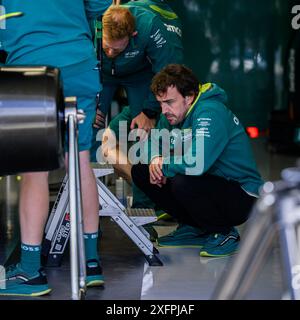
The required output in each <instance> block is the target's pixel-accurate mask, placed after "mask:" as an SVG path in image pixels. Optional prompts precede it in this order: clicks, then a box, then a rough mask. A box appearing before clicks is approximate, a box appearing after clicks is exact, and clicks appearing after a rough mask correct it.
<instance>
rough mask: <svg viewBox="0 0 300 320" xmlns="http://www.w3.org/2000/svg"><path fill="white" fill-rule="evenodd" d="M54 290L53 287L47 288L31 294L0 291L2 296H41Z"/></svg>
mask: <svg viewBox="0 0 300 320" xmlns="http://www.w3.org/2000/svg"><path fill="white" fill-rule="evenodd" d="M51 291H52V289H47V290H44V291H40V292H35V293H30V294H26V293H18V294H16V293H2V292H1V293H0V296H11V297H13V296H15V297H40V296H44V295H46V294H48V293H50V292H51Z"/></svg>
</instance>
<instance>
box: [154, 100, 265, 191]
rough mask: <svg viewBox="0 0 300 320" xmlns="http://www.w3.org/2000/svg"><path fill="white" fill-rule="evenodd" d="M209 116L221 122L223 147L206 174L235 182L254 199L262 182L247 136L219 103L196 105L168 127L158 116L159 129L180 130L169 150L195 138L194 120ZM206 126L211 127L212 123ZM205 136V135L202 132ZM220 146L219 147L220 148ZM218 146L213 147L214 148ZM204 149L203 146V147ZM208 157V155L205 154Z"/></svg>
mask: <svg viewBox="0 0 300 320" xmlns="http://www.w3.org/2000/svg"><path fill="white" fill-rule="evenodd" d="M210 113H212V114H214V115H216V114H217V115H218V117H219V118H220V119H221V121H222V123H223V124H224V127H225V128H226V131H227V134H226V135H224V141H223V142H224V144H225V147H224V148H222V149H220V150H219V151H217V152H219V153H220V156H219V157H218V159H217V160H216V161H215V162H214V164H213V165H212V166H211V168H210V169H209V170H208V172H207V173H208V174H212V175H216V176H220V177H222V178H225V179H227V180H233V181H236V182H238V183H239V184H240V185H241V187H242V188H243V189H244V190H245V191H247V192H248V193H249V194H253V195H255V196H257V195H258V189H259V187H260V186H261V185H262V183H263V181H262V179H261V176H260V174H259V173H258V170H257V167H256V161H255V158H254V155H253V152H252V148H251V145H250V141H249V137H248V136H247V134H246V132H245V129H244V127H243V126H242V124H241V123H240V121H239V119H238V118H237V117H236V116H235V115H234V114H233V113H232V112H231V110H230V109H228V108H227V107H226V106H225V105H224V104H222V103H214V102H210V101H209V100H204V101H201V99H200V100H199V101H198V102H197V103H196V105H195V106H194V108H193V110H192V112H190V113H189V114H188V116H187V117H186V118H185V119H184V121H183V122H181V123H180V124H179V125H177V126H170V125H169V124H168V121H167V119H166V118H165V117H164V116H163V115H162V116H161V120H160V121H161V124H162V125H161V127H166V128H167V129H168V130H173V129H180V131H181V136H180V137H178V131H177V133H176V130H175V133H176V134H175V135H176V136H175V137H174V138H173V139H171V148H174V147H175V145H176V143H178V139H179V141H181V143H184V142H185V141H187V140H189V139H191V138H192V137H195V136H196V135H197V132H196V130H197V121H198V119H202V120H203V121H205V119H207V120H208V122H209V120H210V119H209V118H210ZM208 125H212V126H213V125H214V124H213V122H212V123H211V124H210V123H209V124H208ZM209 131H210V133H211V132H214V131H215V132H216V131H218V128H214V127H212V128H210V129H209ZM204 134H205V133H204ZM207 137H208V140H206V141H205V143H209V139H213V134H212V136H211V138H210V137H209V133H208V134H207ZM224 144H220V145H224ZM217 147H218V146H216V148H217ZM204 150H205V146H204ZM206 156H207V157H209V155H206Z"/></svg>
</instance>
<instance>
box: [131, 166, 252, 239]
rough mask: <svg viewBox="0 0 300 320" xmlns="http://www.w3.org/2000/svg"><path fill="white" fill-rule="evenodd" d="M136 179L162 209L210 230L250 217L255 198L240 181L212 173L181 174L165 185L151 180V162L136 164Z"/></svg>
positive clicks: (134, 170)
mask: <svg viewBox="0 0 300 320" xmlns="http://www.w3.org/2000/svg"><path fill="white" fill-rule="evenodd" d="M131 174H132V179H133V181H134V183H135V184H136V185H137V186H138V187H139V188H140V189H142V190H143V191H144V192H145V193H146V195H147V196H148V197H149V198H150V199H151V200H152V201H153V202H154V203H155V204H156V205H157V206H158V207H159V208H161V209H163V210H165V211H166V212H167V213H168V214H170V215H171V216H173V217H174V218H176V219H177V220H178V222H182V223H185V224H188V225H191V226H194V227H198V228H204V229H205V230H206V231H207V232H211V233H214V232H216V233H217V232H227V231H228V230H229V229H230V228H231V227H233V226H238V225H241V224H243V223H244V222H245V221H246V220H247V219H248V217H249V213H250V211H251V208H252V206H253V204H254V202H255V200H256V199H255V198H254V197H252V196H249V195H248V194H247V193H246V192H245V191H244V190H242V189H241V187H240V185H239V184H238V183H236V182H233V181H228V180H226V179H223V178H221V177H217V176H212V175H202V176H185V175H177V176H175V177H174V178H170V179H168V180H167V184H166V185H164V186H163V187H162V188H160V187H158V186H156V185H152V184H150V174H149V166H148V165H142V164H138V165H135V166H133V167H132V171H131Z"/></svg>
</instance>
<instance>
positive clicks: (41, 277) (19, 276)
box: [0, 264, 51, 297]
mask: <svg viewBox="0 0 300 320" xmlns="http://www.w3.org/2000/svg"><path fill="white" fill-rule="evenodd" d="M50 291H51V289H50V288H49V286H48V281H47V277H46V273H45V271H44V269H43V268H40V269H39V270H38V271H37V272H36V273H34V274H28V273H27V272H25V271H24V270H23V269H22V268H21V265H20V264H16V265H12V266H10V267H8V268H7V269H6V276H5V279H4V280H0V296H28V297H38V296H42V295H45V294H48V293H49V292H50Z"/></svg>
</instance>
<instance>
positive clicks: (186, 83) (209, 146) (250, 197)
mask: <svg viewBox="0 0 300 320" xmlns="http://www.w3.org/2000/svg"><path fill="white" fill-rule="evenodd" d="M151 88H152V91H153V93H154V94H155V96H156V99H157V100H158V102H159V103H160V106H161V108H162V115H161V118H160V121H159V123H158V126H157V128H158V129H165V132H164V134H165V135H166V132H167V133H168V132H170V136H168V137H167V140H166V137H164V136H163V137H162V139H161V138H159V135H158V132H152V133H151V136H150V139H149V141H148V147H149V150H148V153H147V151H146V153H147V158H148V163H149V165H142V164H139V165H135V166H133V167H132V178H133V181H134V183H135V184H136V185H137V186H138V187H139V188H141V189H142V190H143V191H144V192H145V193H146V194H147V195H148V196H149V198H150V199H151V200H152V201H154V202H155V203H156V204H157V205H159V206H160V207H161V208H163V209H164V210H166V211H167V212H168V213H169V214H170V215H172V216H173V217H175V218H176V219H177V220H178V221H179V223H180V224H179V227H178V228H177V230H176V231H175V232H173V233H172V234H169V235H167V236H165V237H162V238H159V239H158V244H159V245H161V246H169V247H178V245H180V246H192V247H195V246H196V247H200V248H201V250H200V255H201V256H205V257H223V256H227V255H231V254H233V253H234V252H236V250H237V248H238V244H239V240H240V237H239V234H238V231H237V230H236V229H235V228H234V226H238V225H240V224H242V223H244V222H245V221H246V220H247V219H248V216H249V212H250V210H251V208H252V206H253V204H254V202H255V200H256V198H257V197H258V193H259V188H260V187H261V185H262V183H263V182H262V180H261V177H260V175H259V173H258V171H257V169H256V164H255V160H254V157H253V155H252V150H251V147H250V144H249V138H248V136H247V134H246V132H245V130H244V128H243V126H242V125H241V123H240V121H239V120H238V118H237V117H236V116H235V115H234V114H233V113H232V112H231V111H230V110H229V109H228V108H227V107H226V106H225V104H226V101H227V96H226V94H225V92H224V91H223V90H222V89H221V88H219V87H218V86H217V85H216V84H210V83H209V84H205V85H201V84H200V83H199V81H198V79H197V78H196V76H195V75H194V74H193V73H192V71H191V70H190V69H188V68H186V67H185V66H183V65H178V64H172V65H169V66H167V67H165V68H164V69H163V70H162V71H161V72H159V73H158V74H157V75H156V76H155V77H154V79H153V81H152V86H151ZM166 130H167V131H166ZM164 139H165V140H164ZM163 140H164V141H165V142H164V144H163V143H162V141H163ZM166 141H167V143H166ZM166 146H167V147H166ZM170 146H171V147H170ZM182 224H184V226H185V227H184V230H182V227H181V226H182ZM186 226H189V230H188V228H187V227H186Z"/></svg>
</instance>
